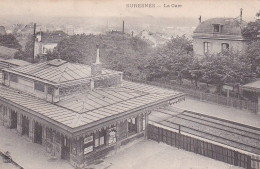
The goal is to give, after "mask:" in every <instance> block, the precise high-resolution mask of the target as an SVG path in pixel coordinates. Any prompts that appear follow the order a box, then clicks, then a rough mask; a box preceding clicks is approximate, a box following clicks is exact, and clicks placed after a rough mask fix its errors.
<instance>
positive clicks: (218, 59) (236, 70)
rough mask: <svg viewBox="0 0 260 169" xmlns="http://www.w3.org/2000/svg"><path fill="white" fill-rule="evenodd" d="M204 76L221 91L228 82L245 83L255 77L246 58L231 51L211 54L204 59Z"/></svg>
mask: <svg viewBox="0 0 260 169" xmlns="http://www.w3.org/2000/svg"><path fill="white" fill-rule="evenodd" d="M202 71H203V75H202V78H203V80H204V81H205V82H206V83H212V84H215V85H216V86H217V92H219V93H221V92H222V88H223V85H224V84H226V83H233V84H235V83H239V84H244V83H246V82H248V81H249V80H250V79H252V78H253V77H254V74H252V72H251V69H250V65H248V63H247V62H246V59H245V58H244V57H242V56H240V55H238V54H234V53H233V52H229V53H228V54H227V53H226V54H223V53H219V54H217V55H211V56H208V57H206V58H204V59H203V60H202Z"/></svg>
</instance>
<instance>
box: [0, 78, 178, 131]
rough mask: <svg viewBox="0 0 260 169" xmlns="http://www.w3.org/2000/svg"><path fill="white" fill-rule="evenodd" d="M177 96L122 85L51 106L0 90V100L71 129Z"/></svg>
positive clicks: (176, 93)
mask: <svg viewBox="0 0 260 169" xmlns="http://www.w3.org/2000/svg"><path fill="white" fill-rule="evenodd" d="M180 96H182V94H181V93H179V92H175V91H172V90H168V89H162V88H159V87H153V86H148V85H144V84H137V83H133V82H128V81H123V83H122V86H121V87H117V88H106V89H96V90H94V91H89V92H88V93H84V94H79V95H77V96H75V95H74V96H71V97H70V98H69V97H67V98H66V100H62V101H61V102H59V103H58V104H57V105H54V104H51V103H48V102H46V101H44V100H40V99H37V98H36V97H34V96H31V95H29V94H25V93H21V92H18V91H16V90H13V89H10V88H7V87H4V86H0V99H1V98H2V99H6V100H8V101H11V102H12V103H15V104H18V105H20V106H22V107H24V108H26V109H30V110H32V111H34V112H36V113H38V115H39V116H45V117H46V118H47V119H50V120H54V121H56V122H59V123H61V124H63V125H65V126H68V127H71V128H76V127H80V126H82V125H86V124H90V123H93V122H96V121H98V120H101V119H105V118H107V117H110V116H113V115H118V114H122V113H124V112H130V111H131V110H134V109H135V110H136V109H138V108H142V107H143V106H147V105H148V104H149V105H150V106H152V105H156V104H158V103H159V102H160V101H162V100H164V101H165V99H168V100H171V99H174V98H178V97H180Z"/></svg>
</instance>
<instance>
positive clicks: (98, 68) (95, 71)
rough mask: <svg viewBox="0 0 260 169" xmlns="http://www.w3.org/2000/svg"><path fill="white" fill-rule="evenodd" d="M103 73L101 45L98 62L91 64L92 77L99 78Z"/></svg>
mask: <svg viewBox="0 0 260 169" xmlns="http://www.w3.org/2000/svg"><path fill="white" fill-rule="evenodd" d="M101 73H102V64H101V63H100V60H99V45H97V57H96V62H95V63H92V64H91V76H98V75H101Z"/></svg>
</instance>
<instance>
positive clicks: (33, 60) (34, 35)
mask: <svg viewBox="0 0 260 169" xmlns="http://www.w3.org/2000/svg"><path fill="white" fill-rule="evenodd" d="M35 38H36V23H34V25H33V57H32V62H33V63H34V62H35V58H34V53H35V51H34V48H35Z"/></svg>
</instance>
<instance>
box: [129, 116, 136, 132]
mask: <svg viewBox="0 0 260 169" xmlns="http://www.w3.org/2000/svg"><path fill="white" fill-rule="evenodd" d="M128 133H132V134H134V133H137V118H134V117H133V118H130V119H128Z"/></svg>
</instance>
